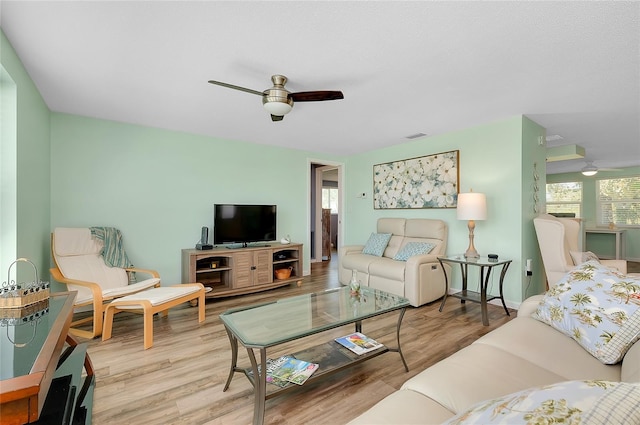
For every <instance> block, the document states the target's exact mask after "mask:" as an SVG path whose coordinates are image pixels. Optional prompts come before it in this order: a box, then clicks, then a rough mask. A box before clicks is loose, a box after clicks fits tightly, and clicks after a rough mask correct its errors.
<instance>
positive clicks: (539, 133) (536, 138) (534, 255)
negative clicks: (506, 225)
mask: <svg viewBox="0 0 640 425" xmlns="http://www.w3.org/2000/svg"><path fill="white" fill-rule="evenodd" d="M545 139H546V130H545V129H544V128H543V127H540V126H539V125H538V124H537V123H535V122H533V121H531V120H529V119H527V118H524V119H523V121H522V155H521V161H522V185H521V188H522V199H521V201H522V214H521V215H522V220H523V222H522V258H523V264H522V265H521V268H520V269H519V271H520V273H521V274H524V276H523V278H524V282H523V288H522V294H523V296H522V299H525V298H527V297H530V296H531V295H535V294H540V293H542V292H544V291H545V290H546V282H547V280H546V277H545V274H544V265H543V264H542V256H541V254H540V248H539V246H538V239H537V237H536V231H535V228H534V227H533V219H534V218H535V216H536V215H538V214H539V213H540V212H542V209H543V208H544V202H545V199H544V198H545V184H546V175H545V173H546V160H547V158H546V146H545V143H546V142H545ZM526 259H531V260H532V267H531V269H532V276H531V277H527V276H526V272H524V270H525V265H526Z"/></svg>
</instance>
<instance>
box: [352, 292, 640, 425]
mask: <svg viewBox="0 0 640 425" xmlns="http://www.w3.org/2000/svg"><path fill="white" fill-rule="evenodd" d="M541 299H542V295H536V296H534V297H531V298H529V299H527V300H525V301H524V302H523V303H522V304H521V306H520V310H519V311H518V317H517V318H515V319H513V320H511V321H510V322H508V323H507V324H505V325H503V326H501V327H499V328H498V329H496V330H494V331H492V332H490V333H488V334H486V335H485V336H483V337H481V338H480V339H478V340H476V341H475V342H474V343H472V344H471V345H469V346H467V347H465V348H463V349H462V350H460V351H458V352H456V353H454V354H453V355H451V356H449V357H448V358H446V359H444V360H442V361H440V362H438V363H436V364H434V365H433V366H431V367H429V368H427V369H425V370H424V371H422V372H420V373H419V374H418V375H416V376H414V377H413V378H411V379H409V380H408V381H407V382H405V383H404V384H403V385H402V387H401V389H399V390H397V391H395V392H393V393H391V394H390V395H388V396H387V397H386V398H384V399H382V400H381V401H380V402H378V403H377V404H375V405H374V406H373V407H371V408H370V409H369V410H367V411H366V412H364V413H363V414H362V415H360V416H358V417H357V418H355V419H354V420H352V421H351V422H349V424H350V425H375V424H403V425H408V424H439V423H442V422H443V421H446V420H448V419H450V418H452V417H453V416H454V415H455V414H458V413H461V412H464V411H466V410H467V409H469V408H470V407H472V406H473V405H475V404H476V403H479V402H481V401H483V400H488V399H492V398H496V397H500V396H504V395H506V394H511V393H514V392H516V391H521V390H524V389H527V388H530V387H535V386H540V385H549V384H554V383H558V382H563V381H570V380H583V379H588V380H605V381H616V382H618V381H623V382H630V383H637V382H640V340H639V341H636V343H635V344H634V345H633V346H631V348H630V349H629V351H627V353H626V355H625V357H624V359H623V360H622V362H621V363H618V364H615V365H605V364H603V363H601V362H600V361H599V360H598V359H596V358H595V357H593V356H592V355H591V354H589V353H588V352H587V351H586V350H585V349H583V348H582V347H581V346H580V345H579V344H578V343H577V342H575V341H574V340H573V339H571V338H569V337H567V336H565V335H563V334H562V333H560V332H558V331H557V330H555V329H553V328H552V327H551V326H549V325H547V324H545V323H542V322H540V321H538V320H536V319H534V318H532V317H531V314H532V313H533V312H534V311H535V309H536V307H537V306H538V303H539V302H540V300H541ZM609 423H612V422H609Z"/></svg>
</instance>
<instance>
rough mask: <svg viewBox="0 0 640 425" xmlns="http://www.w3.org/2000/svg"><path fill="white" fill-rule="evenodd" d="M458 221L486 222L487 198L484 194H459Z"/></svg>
mask: <svg viewBox="0 0 640 425" xmlns="http://www.w3.org/2000/svg"><path fill="white" fill-rule="evenodd" d="M457 209H458V211H457V217H458V220H486V218H487V198H486V196H485V195H484V193H475V192H469V193H459V194H458V207H457Z"/></svg>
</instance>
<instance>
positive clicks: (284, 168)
mask: <svg viewBox="0 0 640 425" xmlns="http://www.w3.org/2000/svg"><path fill="white" fill-rule="evenodd" d="M2 43H3V51H2V65H3V66H4V67H5V68H6V69H7V71H8V72H9V73H10V75H11V77H12V78H13V79H14V80H15V82H16V85H17V88H18V126H17V128H18V144H17V147H18V149H17V150H18V154H17V155H18V160H17V170H18V171H17V175H18V179H17V182H18V183H17V192H18V196H17V198H18V200H17V205H18V207H17V216H18V224H17V242H16V244H17V247H18V249H17V252H18V255H21V256H26V257H30V258H34V259H35V260H36V262H37V264H38V265H39V268H40V269H45V268H46V267H47V266H48V261H49V233H50V231H51V229H52V228H53V227H56V226H90V225H105V226H110V225H112V226H116V227H118V228H120V229H121V230H122V231H123V233H124V235H125V244H126V247H127V250H128V253H129V255H130V257H131V259H132V261H133V262H134V264H136V265H138V266H140V267H151V268H155V269H157V270H158V271H159V272H160V274H161V275H162V277H163V282H164V283H165V284H171V283H174V282H179V281H180V250H181V249H182V248H190V247H193V246H194V245H195V243H196V242H197V241H198V239H199V235H200V228H201V227H202V226H209V227H212V225H213V223H212V221H213V217H212V215H213V211H212V210H213V204H214V203H216V202H237V203H243V202H244V203H274V204H277V205H278V233H279V236H280V235H286V234H289V235H291V237H292V239H293V240H296V241H302V242H303V243H305V265H304V268H305V271H307V272H308V270H309V235H308V234H307V226H308V216H309V214H308V212H309V211H308V208H309V207H308V203H309V201H308V187H309V162H310V159H311V158H313V159H314V160H326V161H336V162H343V163H344V164H345V174H344V189H345V194H344V200H345V201H344V205H342V208H343V209H344V214H345V215H344V229H345V234H344V241H345V243H346V244H350V243H363V242H364V240H366V238H367V237H368V235H369V233H370V232H371V231H373V229H375V222H376V220H377V218H379V217H385V216H402V217H432V218H441V219H443V220H445V221H447V223H448V224H449V245H448V250H447V252H448V253H449V254H453V253H458V252H462V251H464V249H465V248H466V246H467V244H468V230H467V227H466V223H465V222H462V221H458V220H456V217H455V210H454V209H429V210H374V209H373V202H372V193H371V192H372V168H373V165H374V164H377V163H383V162H389V161H394V160H398V159H406V158H411V157H416V156H422V155H428V154H433V153H438V152H444V151H450V150H460V190H461V191H463V192H465V191H468V190H469V189H471V188H473V189H474V190H475V191H477V192H483V193H485V194H486V195H487V201H488V209H489V217H488V219H487V220H486V221H481V222H477V227H476V239H475V241H476V247H477V249H478V250H479V251H480V252H481V253H482V254H487V253H490V252H494V253H497V254H499V255H500V256H501V257H504V258H511V259H513V260H514V261H513V264H512V266H511V268H510V270H509V272H508V274H507V278H506V284H505V297H506V299H507V300H508V301H510V302H511V303H513V304H517V303H519V302H520V301H521V300H522V299H523V298H524V297H525V295H531V294H532V293H534V292H536V291H537V289H534V288H537V287H538V286H539V285H538V284H537V283H536V281H535V277H538V276H539V275H541V270H542V269H541V266H538V264H536V263H540V262H539V261H535V262H534V282H533V283H532V285H531V287H530V288H528V291H527V293H526V294H525V290H526V289H527V288H526V281H525V279H524V272H523V270H524V262H525V260H526V258H532V257H534V255H535V252H534V251H535V247H537V244H536V243H535V240H534V239H533V238H532V230H531V228H532V227H531V220H530V218H531V216H532V205H531V199H530V196H531V193H530V191H531V188H532V184H533V177H532V176H533V173H532V163H533V162H536V160H537V161H540V158H543V157H544V153H540V151H541V150H543V147H541V146H539V145H538V144H537V140H538V137H540V135H542V136H543V135H544V130H543V129H542V128H540V127H539V126H537V124H535V123H533V122H531V121H529V120H528V119H526V118H524V117H520V116H518V117H514V118H510V119H506V120H503V121H500V122H497V123H491V124H486V125H482V126H478V127H474V128H470V129H465V130H460V131H457V132H453V133H449V134H443V135H438V136H432V137H427V138H424V139H420V140H415V141H411V142H407V143H405V144H402V145H397V146H393V147H389V148H385V149H379V150H376V151H372V152H367V153H364V154H361V155H354V156H351V157H348V158H342V157H335V156H327V155H323V154H318V153H315V152H306V151H299V150H293V149H284V148H277V147H273V146H266V145H256V144H251V143H243V142H235V141H230V140H221V139H216V138H211V137H205V136H197V135H192V134H186V133H180V132H173V131H167V130H161V129H154V128H148V127H142V126H136V125H130V124H123V123H117V122H110V121H105V120H99V119H92V118H86V117H79V116H74V115H67V114H60V113H50V112H49V111H48V109H47V107H46V105H45V104H44V102H43V101H42V99H41V97H40V95H39V94H38V92H37V90H36V89H35V86H34V85H33V83H32V82H31V80H30V79H29V77H28V75H27V74H26V72H24V69H23V67H22V65H21V64H20V61H19V60H18V58H17V57H16V56H15V52H13V50H12V49H11V48H10V46H9V44H8V42H7V40H6V38H5V37H4V35H2ZM49 161H50V162H49ZM532 161H533V162H532ZM49 180H50V185H49ZM361 192H365V193H367V197H366V198H365V199H360V198H357V197H356V195H357V194H358V193H361ZM454 278H455V276H454ZM496 291H497V276H494V285H493V292H496Z"/></svg>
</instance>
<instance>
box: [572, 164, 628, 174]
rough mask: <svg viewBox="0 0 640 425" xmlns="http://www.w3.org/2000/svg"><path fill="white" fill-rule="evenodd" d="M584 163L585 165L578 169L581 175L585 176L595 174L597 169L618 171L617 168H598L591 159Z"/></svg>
mask: <svg viewBox="0 0 640 425" xmlns="http://www.w3.org/2000/svg"><path fill="white" fill-rule="evenodd" d="M585 163H586V165H585V166H584V167H582V170H580V172H581V173H582V174H583V175H585V176H587V177H590V176H595V175H596V174H597V173H598V171H620V170H619V169H617V168H600V167H596V166H595V165H594V164H593V161H585Z"/></svg>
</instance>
